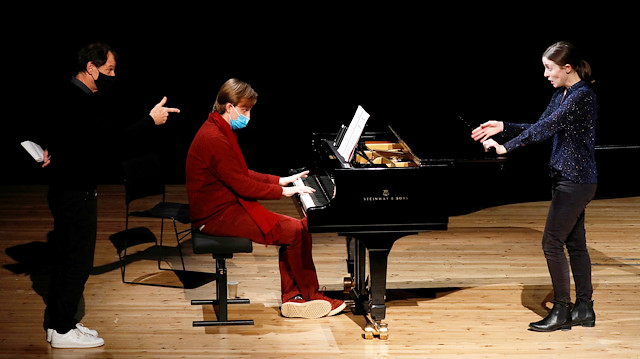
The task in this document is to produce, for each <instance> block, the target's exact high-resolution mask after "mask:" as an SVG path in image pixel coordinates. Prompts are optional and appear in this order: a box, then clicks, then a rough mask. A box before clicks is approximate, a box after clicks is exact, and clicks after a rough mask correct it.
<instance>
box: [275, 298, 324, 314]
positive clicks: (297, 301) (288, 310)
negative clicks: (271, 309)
mask: <svg viewBox="0 0 640 359" xmlns="http://www.w3.org/2000/svg"><path fill="white" fill-rule="evenodd" d="M332 309H333V308H332V304H331V303H329V302H327V301H326V300H321V299H319V300H304V299H302V297H301V296H295V297H293V298H291V299H289V300H288V301H286V302H284V303H282V307H280V312H281V313H282V316H283V317H287V318H307V319H313V318H321V317H324V316H327V315H328V314H329V313H330V312H331V310H332Z"/></svg>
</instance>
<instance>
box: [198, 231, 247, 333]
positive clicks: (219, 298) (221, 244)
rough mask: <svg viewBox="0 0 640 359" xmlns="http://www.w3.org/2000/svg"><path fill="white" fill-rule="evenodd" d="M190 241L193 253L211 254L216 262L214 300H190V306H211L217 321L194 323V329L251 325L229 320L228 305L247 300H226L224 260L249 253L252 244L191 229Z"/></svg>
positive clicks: (243, 321)
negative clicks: (238, 254) (234, 255)
mask: <svg viewBox="0 0 640 359" xmlns="http://www.w3.org/2000/svg"><path fill="white" fill-rule="evenodd" d="M191 240H192V243H193V252H194V253H197V254H203V253H211V255H212V256H213V258H214V259H215V260H216V299H204V300H192V301H191V305H208V304H211V305H213V308H214V310H215V312H216V316H217V317H218V320H204V321H194V322H193V326H194V327H203V326H220V325H253V320H229V318H228V310H227V305H228V304H249V303H250V302H249V299H238V298H230V299H227V266H226V260H227V259H230V258H233V254H234V253H251V252H252V251H253V244H252V242H251V240H250V239H248V238H240V237H219V236H211V235H207V234H203V233H201V232H200V231H198V229H197V228H192V232H191Z"/></svg>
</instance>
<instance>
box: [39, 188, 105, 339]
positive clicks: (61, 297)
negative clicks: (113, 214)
mask: <svg viewBox="0 0 640 359" xmlns="http://www.w3.org/2000/svg"><path fill="white" fill-rule="evenodd" d="M47 199H48V202H49V208H50V209H51V214H52V215H53V221H54V224H53V235H52V236H51V240H50V243H51V245H52V246H51V251H52V253H51V255H52V256H53V260H52V264H53V269H52V273H51V283H50V287H49V295H48V299H47V309H46V310H47V313H46V315H48V318H49V324H48V326H49V328H51V329H55V330H56V331H58V333H61V334H62V333H66V332H68V331H69V330H71V329H73V328H75V326H76V323H77V322H78V320H77V319H76V318H75V314H76V311H77V310H78V304H79V303H80V300H81V299H82V293H83V292H84V286H85V283H86V282H87V280H88V279H89V275H90V273H91V270H92V268H93V257H94V250H95V246H96V232H97V223H98V213H97V203H98V201H97V193H96V191H95V190H68V189H59V188H53V187H50V188H49V193H48V195H47Z"/></svg>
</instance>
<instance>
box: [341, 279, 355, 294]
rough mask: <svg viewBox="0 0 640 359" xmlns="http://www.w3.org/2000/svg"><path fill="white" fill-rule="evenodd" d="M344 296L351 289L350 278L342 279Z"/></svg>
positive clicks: (351, 280)
mask: <svg viewBox="0 0 640 359" xmlns="http://www.w3.org/2000/svg"><path fill="white" fill-rule="evenodd" d="M343 283H344V294H349V292H351V289H353V278H352V277H344V279H343Z"/></svg>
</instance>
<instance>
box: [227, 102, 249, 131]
mask: <svg viewBox="0 0 640 359" xmlns="http://www.w3.org/2000/svg"><path fill="white" fill-rule="evenodd" d="M231 107H233V109H234V111H236V113H237V114H238V118H236V119H235V120H234V119H232V118H231V117H229V125H231V129H232V130H239V129H241V128H245V127H247V124H248V123H249V120H250V118H249V117H247V116H245V115H243V114H241V113H240V112H238V110H236V108H235V106H233V105H231Z"/></svg>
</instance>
